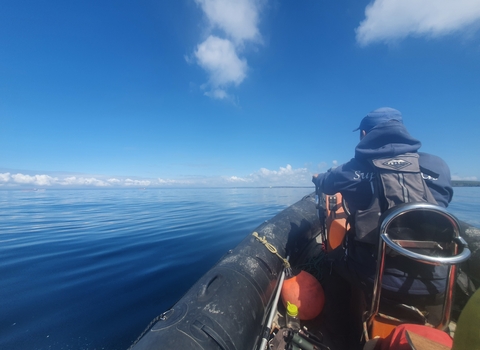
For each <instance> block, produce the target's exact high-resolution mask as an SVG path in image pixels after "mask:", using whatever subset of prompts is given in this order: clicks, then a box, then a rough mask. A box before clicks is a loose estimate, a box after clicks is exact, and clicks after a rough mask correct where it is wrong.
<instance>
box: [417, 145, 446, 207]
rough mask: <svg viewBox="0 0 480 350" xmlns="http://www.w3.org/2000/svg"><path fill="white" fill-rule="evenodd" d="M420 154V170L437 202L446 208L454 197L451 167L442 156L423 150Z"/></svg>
mask: <svg viewBox="0 0 480 350" xmlns="http://www.w3.org/2000/svg"><path fill="white" fill-rule="evenodd" d="M418 154H419V155H420V158H419V161H420V170H421V171H422V176H423V179H424V180H425V183H426V184H427V186H428V188H429V189H430V191H431V192H432V195H433V197H434V198H435V200H436V201H437V203H438V204H439V205H441V206H443V207H445V208H446V207H447V206H448V203H450V201H451V200H452V197H453V188H452V182H451V180H452V179H451V176H450V168H449V167H448V165H447V163H445V161H444V160H443V159H442V158H440V157H437V156H435V155H433V154H428V153H423V152H418Z"/></svg>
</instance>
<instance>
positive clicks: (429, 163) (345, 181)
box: [312, 121, 453, 213]
mask: <svg viewBox="0 0 480 350" xmlns="http://www.w3.org/2000/svg"><path fill="white" fill-rule="evenodd" d="M420 146H421V143H420V141H418V140H417V139H415V138H413V137H412V136H411V135H410V134H409V133H408V131H407V129H406V128H405V126H404V125H403V124H402V123H399V122H397V121H389V122H386V123H383V124H380V125H377V126H376V127H374V128H373V129H372V130H371V131H370V132H369V133H368V134H367V135H365V137H364V138H363V139H362V140H361V141H360V142H359V143H358V145H357V147H356V148H355V158H353V159H351V160H350V161H349V162H347V163H345V164H343V165H340V166H339V167H337V168H335V169H330V170H329V171H328V172H326V173H323V174H319V175H318V177H316V178H313V179H312V181H313V182H314V183H315V184H316V185H318V186H319V187H320V189H321V190H322V192H323V193H326V194H335V193H338V192H340V193H341V194H342V195H343V197H344V198H345V200H346V201H347V203H348V205H349V208H350V211H351V212H352V213H353V212H355V211H356V210H358V209H362V210H363V209H366V208H367V207H368V205H369V204H370V200H371V198H372V190H371V186H370V182H371V180H372V179H373V176H374V174H375V173H374V172H373V169H372V167H371V165H370V164H369V163H368V162H367V160H368V159H376V158H383V157H394V156H397V155H400V154H404V153H407V152H408V153H415V152H417V150H418V149H419V148H420ZM418 154H419V155H420V158H419V162H420V167H421V170H422V174H423V178H424V179H425V182H426V184H427V186H428V187H429V189H430V191H431V192H432V195H433V196H434V197H435V199H436V201H437V203H438V204H439V205H441V206H443V207H447V206H448V203H449V202H450V201H451V200H452V196H453V189H452V185H451V179H450V170H449V168H448V166H447V164H446V163H445V162H444V161H443V160H442V159H441V158H439V157H437V156H434V155H430V154H427V153H422V152H418Z"/></svg>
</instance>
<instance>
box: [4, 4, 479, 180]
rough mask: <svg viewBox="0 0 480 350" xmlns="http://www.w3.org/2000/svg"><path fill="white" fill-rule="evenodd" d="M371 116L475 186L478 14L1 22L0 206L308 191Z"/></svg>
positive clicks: (104, 13)
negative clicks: (121, 190) (66, 197)
mask: <svg viewBox="0 0 480 350" xmlns="http://www.w3.org/2000/svg"><path fill="white" fill-rule="evenodd" d="M379 107H392V108H396V109H398V110H400V111H401V112H402V115H403V120H404V124H405V125H406V127H407V129H408V130H409V132H410V134H411V135H412V136H414V137H415V138H417V139H419V140H420V141H421V142H422V148H421V149H420V150H421V151H424V152H429V153H433V154H436V155H438V156H440V157H442V158H443V159H444V160H445V161H446V162H447V163H448V165H449V166H450V170H451V173H452V178H453V179H458V180H460V179H463V180H479V179H480V161H479V160H480V156H479V155H478V152H479V150H480V0H456V1H451V0H422V1H418V0H373V1H368V0H367V1H363V0H344V1H334V0H301V1H293V0H282V1H280V0H166V1H153V0H139V1H122V0H110V1H107V0H103V1H101V0H95V1H93V0H84V1H64V0H49V1H46V0H3V1H2V3H1V5H0V189H1V188H3V189H9V188H37V187H40V188H58V187H60V188H73V187H82V188H83V187H89V188H90V187H91V188H117V187H132V186H133V187H178V186H215V187H216V186H231V187H239V186H310V185H312V183H311V176H312V174H315V173H319V172H324V171H326V170H327V169H329V168H331V167H334V166H337V165H339V164H342V163H344V162H347V161H348V160H350V159H351V158H352V157H353V155H354V149H355V146H356V144H357V143H358V141H359V135H358V133H359V132H358V131H357V132H352V130H353V129H355V128H357V127H358V125H359V123H360V120H361V119H362V118H363V117H364V116H365V115H366V114H367V113H368V112H370V111H371V110H374V109H376V108H379ZM312 186H313V185H312Z"/></svg>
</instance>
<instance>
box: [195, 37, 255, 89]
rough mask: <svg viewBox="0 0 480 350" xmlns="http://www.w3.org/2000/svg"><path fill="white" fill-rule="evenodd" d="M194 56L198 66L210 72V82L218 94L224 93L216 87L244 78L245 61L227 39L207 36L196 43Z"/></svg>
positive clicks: (238, 82)
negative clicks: (199, 42) (201, 41)
mask: <svg viewBox="0 0 480 350" xmlns="http://www.w3.org/2000/svg"><path fill="white" fill-rule="evenodd" d="M195 57H196V58H197V62H198V64H199V65H200V67H202V68H203V69H205V70H206V71H207V72H208V73H209V74H210V83H211V85H212V86H213V87H214V88H215V91H218V92H217V94H220V95H219V96H221V95H223V96H224V95H225V94H226V93H225V91H223V90H219V89H217V88H218V87H221V86H226V85H228V84H235V85H238V84H240V83H241V82H242V81H243V79H245V75H246V70H247V62H246V61H245V60H244V59H240V58H239V57H238V56H237V53H236V51H235V47H234V46H233V44H232V43H231V42H230V41H229V40H226V39H220V38H218V37H215V36H209V37H208V38H207V40H205V41H204V42H203V43H201V44H200V45H198V47H197V50H196V51H195Z"/></svg>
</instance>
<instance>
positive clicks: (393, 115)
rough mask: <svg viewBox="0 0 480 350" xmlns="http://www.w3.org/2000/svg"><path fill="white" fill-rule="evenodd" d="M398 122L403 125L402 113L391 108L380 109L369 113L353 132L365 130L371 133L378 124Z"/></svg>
mask: <svg viewBox="0 0 480 350" xmlns="http://www.w3.org/2000/svg"><path fill="white" fill-rule="evenodd" d="M390 120H396V121H398V122H400V123H402V124H403V119H402V113H400V111H397V110H396V109H393V108H390V107H382V108H378V109H376V110H374V111H371V112H370V113H368V114H367V115H366V116H365V117H364V118H363V119H362V121H361V122H360V126H359V127H358V128H356V129H355V130H353V131H357V130H365V131H366V132H369V131H370V130H372V129H373V128H374V127H375V126H377V125H378V124H382V123H385V122H388V121H390Z"/></svg>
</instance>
